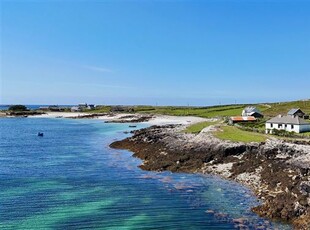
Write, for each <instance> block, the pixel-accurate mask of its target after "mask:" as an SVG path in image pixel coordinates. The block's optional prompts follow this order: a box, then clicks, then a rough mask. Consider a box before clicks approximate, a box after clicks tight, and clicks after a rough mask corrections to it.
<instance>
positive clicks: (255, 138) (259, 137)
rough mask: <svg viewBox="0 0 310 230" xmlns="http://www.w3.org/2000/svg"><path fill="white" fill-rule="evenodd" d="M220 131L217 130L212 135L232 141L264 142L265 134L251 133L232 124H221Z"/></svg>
mask: <svg viewBox="0 0 310 230" xmlns="http://www.w3.org/2000/svg"><path fill="white" fill-rule="evenodd" d="M221 129H222V131H217V132H215V133H214V136H215V137H217V138H219V139H222V140H230V141H233V142H245V143H249V142H264V141H266V139H267V136H266V135H264V134H259V133H253V132H248V131H243V130H240V129H238V128H236V127H234V126H222V127H221Z"/></svg>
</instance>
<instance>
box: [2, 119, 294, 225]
mask: <svg viewBox="0 0 310 230" xmlns="http://www.w3.org/2000/svg"><path fill="white" fill-rule="evenodd" d="M138 127H141V124H140V125H138ZM128 130H130V128H129V127H128V124H105V123H103V122H102V121H96V120H65V119H23V118H12V119H6V118H2V119H0V134H1V139H0V228H1V229H49V228H50V229H86V228H90V229H234V228H238V227H240V226H237V225H236V224H234V223H233V221H232V220H233V219H234V218H240V217H245V218H246V219H247V224H246V225H247V227H249V228H250V229H255V228H256V227H257V226H264V225H265V226H266V225H267V226H268V227H269V228H279V229H284V228H287V229H289V228H290V227H289V226H286V225H280V224H278V223H269V222H268V221H266V220H265V219H261V218H259V217H257V216H256V215H255V214H253V213H252V212H251V211H250V207H252V206H255V205H257V204H258V203H257V201H256V199H255V198H254V197H253V196H252V195H251V193H250V192H249V191H248V190H247V189H246V188H244V187H242V186H239V185H237V184H235V183H233V182H228V181H225V180H221V179H218V178H217V177H212V176H208V177H206V176H201V175H191V174H176V173H175V174H172V173H169V172H163V173H156V172H147V171H142V170H140V169H139V168H137V165H139V164H140V163H141V162H140V160H139V159H136V158H133V157H131V153H129V152H127V151H119V150H113V149H110V148H109V147H108V145H109V143H111V142H112V141H113V140H115V139H121V138H124V137H125V136H126V135H125V134H123V131H128ZM38 132H44V137H43V138H42V137H38V136H37V133H38Z"/></svg>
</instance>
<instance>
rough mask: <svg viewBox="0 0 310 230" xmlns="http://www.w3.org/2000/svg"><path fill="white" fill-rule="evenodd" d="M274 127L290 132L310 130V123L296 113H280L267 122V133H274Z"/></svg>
mask: <svg viewBox="0 0 310 230" xmlns="http://www.w3.org/2000/svg"><path fill="white" fill-rule="evenodd" d="M273 129H277V130H285V131H288V132H295V133H303V132H310V123H309V122H307V121H305V120H304V119H303V118H301V117H299V116H296V115H286V116H282V115H278V116H277V117H274V118H272V119H270V120H268V121H267V122H266V133H272V130H273Z"/></svg>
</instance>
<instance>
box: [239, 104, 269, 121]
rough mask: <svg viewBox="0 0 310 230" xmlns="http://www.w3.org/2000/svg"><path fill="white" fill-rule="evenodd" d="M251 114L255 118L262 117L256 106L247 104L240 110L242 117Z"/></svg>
mask: <svg viewBox="0 0 310 230" xmlns="http://www.w3.org/2000/svg"><path fill="white" fill-rule="evenodd" d="M249 116H253V117H255V118H260V117H264V115H263V114H262V113H261V111H259V109H258V108H256V107H254V106H248V107H246V108H245V109H244V110H243V111H242V117H249Z"/></svg>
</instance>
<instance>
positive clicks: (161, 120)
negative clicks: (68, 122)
mask: <svg viewBox="0 0 310 230" xmlns="http://www.w3.org/2000/svg"><path fill="white" fill-rule="evenodd" d="M85 115H91V114H89V113H79V112H48V113H46V114H42V115H35V116H29V117H31V118H78V117H81V116H85ZM139 116H145V115H141V114H129V113H128V114H126V113H121V114H113V115H105V116H99V117H95V118H90V119H99V120H103V121H112V120H113V121H117V120H120V119H123V120H124V119H125V120H128V121H130V119H134V118H137V117H139ZM126 117H128V118H126ZM207 120H209V119H206V118H201V117H194V116H168V115H152V118H151V119H150V120H149V121H146V122H141V123H147V124H150V125H167V124H182V125H186V124H194V123H198V122H202V121H207Z"/></svg>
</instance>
